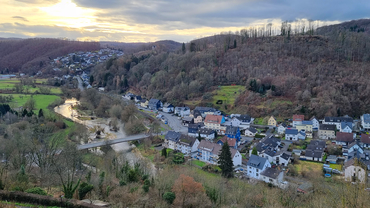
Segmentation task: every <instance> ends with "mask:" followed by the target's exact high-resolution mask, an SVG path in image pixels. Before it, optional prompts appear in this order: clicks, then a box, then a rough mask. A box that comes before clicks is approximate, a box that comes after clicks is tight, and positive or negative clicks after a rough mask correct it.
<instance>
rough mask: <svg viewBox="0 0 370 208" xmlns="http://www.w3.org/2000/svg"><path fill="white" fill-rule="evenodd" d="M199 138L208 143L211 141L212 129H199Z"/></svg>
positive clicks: (212, 136) (212, 137)
mask: <svg viewBox="0 0 370 208" xmlns="http://www.w3.org/2000/svg"><path fill="white" fill-rule="evenodd" d="M198 133H199V134H200V137H202V138H205V139H206V140H208V141H213V140H214V139H215V131H214V130H212V129H207V128H201V129H198Z"/></svg>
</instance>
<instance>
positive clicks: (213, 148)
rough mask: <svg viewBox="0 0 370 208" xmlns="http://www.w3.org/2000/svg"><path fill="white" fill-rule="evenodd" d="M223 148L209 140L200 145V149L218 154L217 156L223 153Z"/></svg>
mask: <svg viewBox="0 0 370 208" xmlns="http://www.w3.org/2000/svg"><path fill="white" fill-rule="evenodd" d="M221 148H222V147H221V145H219V144H216V143H212V142H210V141H207V140H202V141H201V142H200V144H199V145H198V149H200V150H204V151H207V152H212V153H213V154H216V155H218V154H219V152H220V151H221ZM230 149H231V148H230Z"/></svg>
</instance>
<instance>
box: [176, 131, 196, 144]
mask: <svg viewBox="0 0 370 208" xmlns="http://www.w3.org/2000/svg"><path fill="white" fill-rule="evenodd" d="M195 140H196V138H194V137H189V136H187V135H184V134H182V135H181V136H180V139H179V143H180V144H184V145H187V146H193V144H194V142H195Z"/></svg>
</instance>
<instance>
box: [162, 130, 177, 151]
mask: <svg viewBox="0 0 370 208" xmlns="http://www.w3.org/2000/svg"><path fill="white" fill-rule="evenodd" d="M180 136H181V133H179V132H175V131H168V132H167V134H166V136H165V137H164V146H165V147H166V148H169V149H173V150H176V148H177V142H178V141H179V139H180Z"/></svg>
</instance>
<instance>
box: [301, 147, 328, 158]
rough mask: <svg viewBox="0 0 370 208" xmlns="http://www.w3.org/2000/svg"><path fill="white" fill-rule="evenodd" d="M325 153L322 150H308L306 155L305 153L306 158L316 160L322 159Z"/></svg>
mask: <svg viewBox="0 0 370 208" xmlns="http://www.w3.org/2000/svg"><path fill="white" fill-rule="evenodd" d="M323 153H324V151H322V150H313V151H312V150H307V149H306V153H305V156H306V157H315V158H321V157H322V156H323V155H322V154H323Z"/></svg>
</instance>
